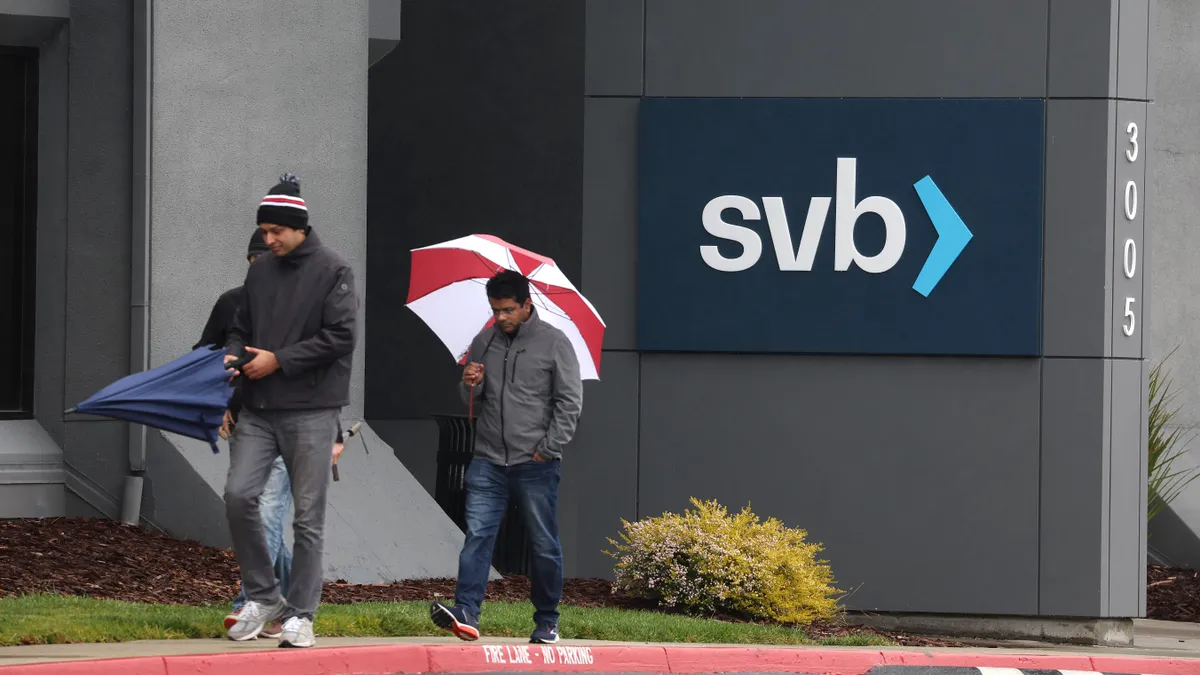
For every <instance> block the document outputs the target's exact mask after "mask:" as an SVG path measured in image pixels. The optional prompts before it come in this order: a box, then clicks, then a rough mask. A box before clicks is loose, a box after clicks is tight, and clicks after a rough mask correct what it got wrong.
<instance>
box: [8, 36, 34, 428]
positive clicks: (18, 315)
mask: <svg viewBox="0 0 1200 675" xmlns="http://www.w3.org/2000/svg"><path fill="white" fill-rule="evenodd" d="M36 178H37V56H36V53H35V52H22V51H15V50H4V51H0V419H3V418H14V417H30V416H31V414H32V412H33V365H34V364H33V336H34V332H33V326H34V248H35V244H36V240H37V225H36V223H37V215H36V213H35V211H36V203H37V186H36Z"/></svg>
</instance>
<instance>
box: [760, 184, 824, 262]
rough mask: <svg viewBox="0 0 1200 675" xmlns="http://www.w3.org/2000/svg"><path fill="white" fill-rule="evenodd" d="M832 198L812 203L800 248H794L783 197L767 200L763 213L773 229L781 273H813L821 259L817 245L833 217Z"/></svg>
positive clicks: (820, 199) (812, 201)
mask: <svg viewBox="0 0 1200 675" xmlns="http://www.w3.org/2000/svg"><path fill="white" fill-rule="evenodd" d="M832 201H833V200H832V199H830V198H829V197H813V198H812V200H811V201H810V202H809V204H808V216H807V217H806V218H805V219H804V232H802V233H801V234H800V249H799V250H796V251H794V250H793V249H792V231H791V228H790V227H788V221H787V212H786V211H785V210H784V208H783V198H782V197H763V210H764V211H766V213H767V225H768V226H769V227H770V228H771V242H772V243H773V244H774V245H775V259H776V260H777V261H778V262H779V270H780V271H781V272H811V271H812V268H813V261H814V260H816V257H817V245H818V244H820V243H821V233H822V232H824V231H825V221H826V219H827V218H828V217H829V205H830V203H832Z"/></svg>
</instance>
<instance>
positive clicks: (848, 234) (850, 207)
mask: <svg viewBox="0 0 1200 675" xmlns="http://www.w3.org/2000/svg"><path fill="white" fill-rule="evenodd" d="M857 182H858V160H857V159H855V158H845V157H840V158H838V161H837V183H836V188H835V190H834V197H833V198H830V197H813V198H812V199H811V200H810V201H809V205H808V213H807V215H806V216H805V218H804V229H803V231H802V232H801V235H800V244H799V247H796V246H795V245H794V243H793V239H792V231H791V227H790V226H789V224H788V219H787V213H786V211H785V209H784V205H783V198H782V197H763V198H762V204H763V209H762V211H760V210H759V208H758V204H757V203H755V202H754V201H753V200H751V199H749V198H747V197H743V196H740V195H722V196H720V197H716V198H714V199H712V200H711V201H709V202H708V204H706V205H705V206H704V211H703V213H702V216H701V220H702V222H703V224H704V229H705V231H707V232H708V233H709V234H711V235H713V236H714V237H717V238H719V239H724V240H727V241H733V242H737V243H738V244H741V246H742V253H741V255H739V256H737V257H735V258H726V257H725V256H723V255H721V253H720V250H719V249H718V247H717V246H715V245H706V246H701V247H700V257H701V258H703V260H704V262H705V264H707V265H708V266H709V267H711V268H713V269H715V270H717V271H720V272H742V271H745V270H748V269H750V268H751V267H753V266H754V265H755V264H756V263H758V261H759V259H760V258H761V257H762V252H763V244H762V239H761V238H760V237H759V236H758V233H757V232H755V231H754V230H752V229H750V228H748V227H745V226H742V225H734V224H732V223H729V222H727V221H725V219H724V218H723V214H724V212H725V210H726V209H735V210H737V211H738V212H740V213H741V214H742V218H743V219H744V220H747V221H749V220H761V219H762V217H763V212H765V213H766V219H767V227H768V231H769V232H770V235H771V243H772V245H773V247H774V249H775V260H776V263H777V264H778V265H779V270H780V271H781V272H810V271H812V268H813V261H814V260H815V259H816V255H817V246H818V245H819V244H820V241H821V234H822V233H823V232H824V230H825V224H826V222H827V221H828V217H829V207H830V205H831V204H833V206H834V207H835V208H834V253H833V258H834V262H833V267H834V270H835V271H838V272H845V271H848V270H849V269H850V266H851V264H853V265H854V266H855V267H858V268H859V269H861V270H862V271H864V272H868V273H870V274H882V273H884V272H887V271H888V270H890V269H892V267H894V266H895V265H896V263H897V262H899V261H900V256H901V255H903V253H904V245H905V242H906V239H907V234H908V231H907V223H906V222H905V219H904V213H903V212H902V211H901V210H900V206H899V205H897V204H896V202H894V201H892V200H891V199H888V198H887V197H883V196H880V195H871V196H868V197H865V198H863V199H862V201H858V197H857ZM913 187H914V188H915V189H916V191H917V196H918V197H919V198H920V199H921V204H922V205H923V206H924V207H925V211H926V213H928V214H929V219H930V220H931V221H932V222H933V227H934V229H935V230H936V231H937V233H938V240H937V243H935V244H934V247H933V250H932V251H931V252H930V253H929V257H928V258H926V260H925V265H924V266H923V267H922V268H921V273H920V274H919V275H917V279H916V281H915V282H913V286H912V287H913V290H915V291H917V292H918V293H920V294H921V295H923V296H926V297H928V296H929V294H930V293H931V292H932V291H933V289H934V287H935V286H937V284H938V282H939V281H941V279H942V277H943V276H944V275H945V274H946V271H947V270H948V269H949V268H950V266H951V265H952V264H954V261H955V260H957V259H958V256H959V255H960V254H961V253H962V251H963V249H964V248H966V246H967V243H968V242H970V240H971V237H972V236H973V235H972V234H971V231H970V230H969V229H967V226H966V224H964V223H963V221H962V219H961V218H959V216H958V213H957V212H956V211H955V210H954V207H952V206H950V203H949V202H948V201H947V200H946V198H945V196H943V195H942V192H941V190H939V189H938V187H937V185H936V184H935V183H934V182H933V179H932V178H931V177H929V176H925V177H924V178H922V179H921V180H919V181H917V182H916V183H915V184H914V185H913ZM835 201H836V203H834V202H835ZM867 213H874V214H876V215H878V216H879V217H880V218H882V219H883V225H884V230H885V237H884V244H883V248H882V249H881V250H880V251H879V252H878V253H876V254H875V255H871V256H868V255H864V254H863V253H862V252H861V251H859V250H858V249H857V247H855V245H854V226H855V224H856V223H858V220H859V218H861V217H862V216H863V215H865V214H867Z"/></svg>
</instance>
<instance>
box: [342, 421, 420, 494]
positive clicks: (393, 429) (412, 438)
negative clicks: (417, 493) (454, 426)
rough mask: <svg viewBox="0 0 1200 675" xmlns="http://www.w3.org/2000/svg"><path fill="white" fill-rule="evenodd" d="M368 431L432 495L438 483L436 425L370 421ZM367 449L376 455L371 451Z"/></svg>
mask: <svg viewBox="0 0 1200 675" xmlns="http://www.w3.org/2000/svg"><path fill="white" fill-rule="evenodd" d="M371 428H372V429H373V430H374V431H375V433H376V434H379V437H380V438H382V439H383V441H384V442H385V443H387V444H388V445H390V446H391V447H392V451H393V452H395V453H396V459H398V460H400V463H401V464H403V465H404V468H406V469H408V472H409V473H411V474H412V476H413V478H415V479H416V480H417V482H418V483H420V484H421V487H423V488H425V491H426V492H428V493H429V495H430V496H433V494H434V489H435V487H436V484H437V451H438V428H437V423H436V422H434V421H433V420H371ZM367 450H368V451H370V452H375V449H374V448H370V447H368V448H367ZM347 452H349V449H348V450H347ZM356 452H357V450H356Z"/></svg>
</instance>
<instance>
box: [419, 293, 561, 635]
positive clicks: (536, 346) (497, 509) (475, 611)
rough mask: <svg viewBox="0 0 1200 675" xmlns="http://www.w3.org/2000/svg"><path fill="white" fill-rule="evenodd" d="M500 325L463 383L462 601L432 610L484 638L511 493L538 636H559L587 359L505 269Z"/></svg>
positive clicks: (447, 623)
mask: <svg viewBox="0 0 1200 675" xmlns="http://www.w3.org/2000/svg"><path fill="white" fill-rule="evenodd" d="M487 295H488V302H489V303H490V304H491V306H492V314H493V316H494V317H495V320H496V321H495V324H496V325H495V326H494V327H492V328H487V329H484V331H483V332H481V333H480V334H479V335H478V336H476V337H475V340H474V341H472V343H471V348H470V351H469V352H468V354H467V360H468V363H467V366H466V368H465V369H464V370H463V378H462V384H461V385H460V388H461V392H462V394H463V398H464V399H465V400H468V401H469V400H471V398H472V397H473V398H474V404H475V406H476V408H477V409H478V410H479V418H478V421H477V422H476V435H475V458H474V459H473V460H472V461H471V466H470V467H469V468H468V469H467V475H466V491H467V499H466V520H467V537H466V542H465V543H464V544H463V550H462V553H461V554H460V555H459V559H458V583H457V587H456V589H455V594H454V606H453V607H447V606H446V605H443V604H442V603H440V602H435V603H433V605H432V606H431V607H430V616H431V618H432V619H433V622H434V623H435V624H437V625H438V626H440V627H442V628H444V629H446V630H449V631H451V632H453V633H454V634H455V635H457V636H458V637H459V638H462V639H463V640H476V639H478V638H479V614H480V606H481V605H482V604H483V598H484V594H485V592H486V591H487V582H488V571H489V570H490V568H491V562H492V550H493V548H495V543H496V532H497V531H498V530H499V529H500V521H501V520H502V519H503V518H504V513H505V512H506V511H507V510H508V504H509V500H510V499H514V500H516V501H517V503H518V504H519V506H520V510H521V513H522V514H523V515H524V517H525V529H526V531H527V532H528V533H529V538H530V540H531V548H532V551H531V553H532V556H531V557H532V567H533V569H532V578H531V579H530V581H531V587H530V593H529V595H530V601H531V602H532V603H533V607H534V613H533V622H534V626H535V629H534V631H533V634H532V635H531V636H530V640H529V641H530V642H533V643H540V644H552V643H554V642H557V641H558V602H559V600H560V599H561V597H562V574H563V572H562V544H561V543H560V542H559V539H558V482H559V472H560V466H561V464H562V451H563V447H564V446H565V445H566V444H567V443H568V442H569V441H570V440H571V437H572V436H573V435H574V434H575V425H576V423H577V422H578V420H579V413H580V411H581V410H582V409H583V383H582V381H581V379H580V376H579V361H578V359H577V358H576V356H575V350H574V348H573V347H572V346H571V341H570V339H569V338H567V336H566V334H565V333H563V332H562V331H561V330H559V329H558V328H555V327H554V326H552V325H550V324H548V323H546V322H545V321H543V320H542V318H541V317H540V316H539V315H538V310H536V309H534V307H533V303H532V300H531V299H530V297H529V280H528V279H526V278H525V277H524V276H522V275H521V274H520V273H518V272H513V271H508V270H505V271H502V272H500V273H498V274H497V275H496V276H495V277H493V278H492V279H490V280H488V283H487Z"/></svg>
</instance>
